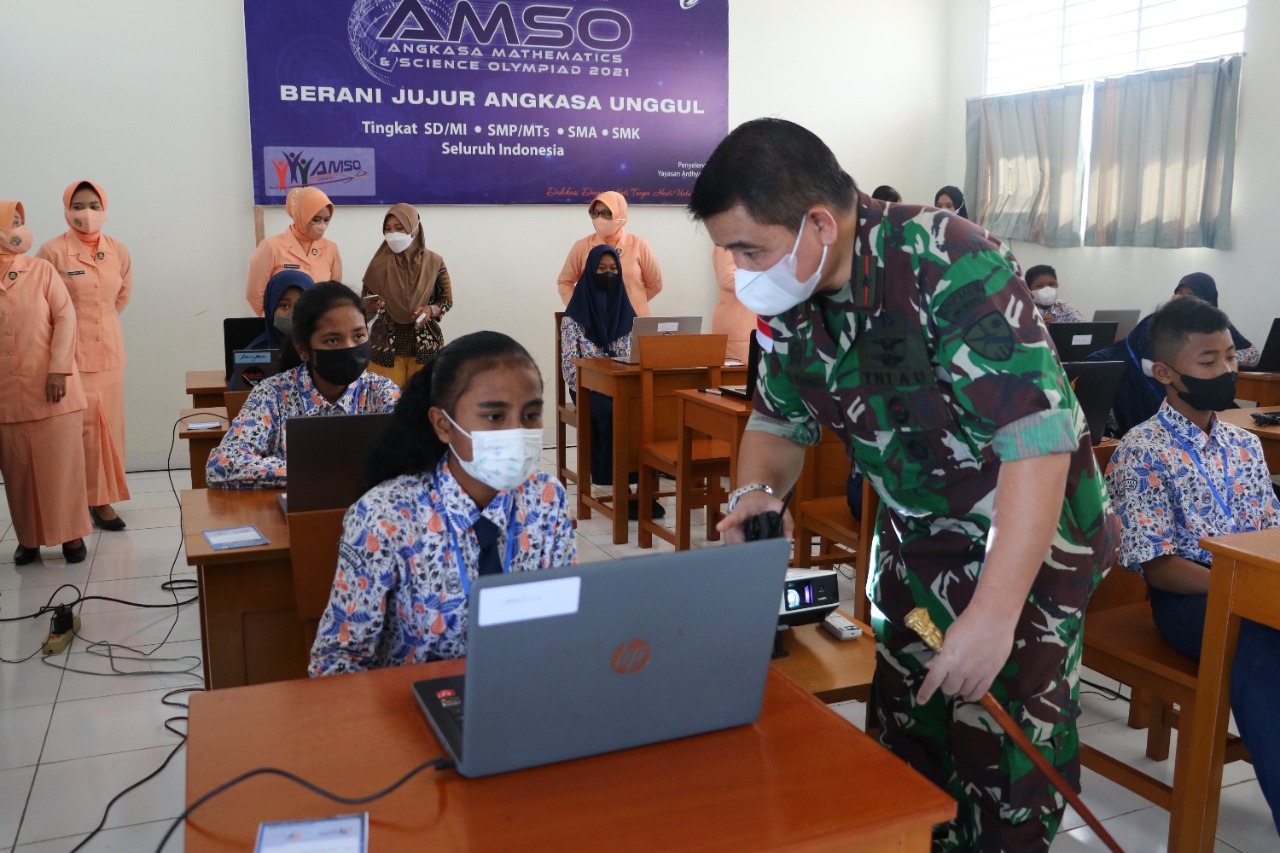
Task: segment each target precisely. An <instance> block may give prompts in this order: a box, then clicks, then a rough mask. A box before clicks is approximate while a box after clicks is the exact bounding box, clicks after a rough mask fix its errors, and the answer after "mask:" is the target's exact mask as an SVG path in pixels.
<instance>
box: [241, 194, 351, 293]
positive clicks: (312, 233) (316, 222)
mask: <svg viewBox="0 0 1280 853" xmlns="http://www.w3.org/2000/svg"><path fill="white" fill-rule="evenodd" d="M284 209H285V212H286V213H288V214H289V218H291V219H292V220H293V224H292V225H290V226H289V227H288V228H286V229H285V230H284V231H283V232H282V233H280V234H277V235H276V236H274V237H268V238H267V239H265V240H263V241H262V242H261V243H259V244H258V248H256V249H254V250H253V254H252V255H250V256H249V283H248V285H246V287H245V291H244V295H245V298H246V299H248V300H249V305H250V307H252V308H253V313H255V314H257V315H258V316H259V317H261V316H262V295H263V294H264V293H265V292H266V290H267V281H268V279H270V278H271V276H273V275H275V274H276V273H278V272H280V271H281V270H302V271H303V272H304V273H306V274H307V275H309V276H311V280H312V281H342V256H341V255H339V254H338V245H337V244H336V243H334V242H333V241H331V240H326V239H325V238H324V232H325V230H326V229H327V228H328V227H329V220H331V219H332V218H333V202H331V201H329V197H328V196H327V195H325V194H324V191H323V190H318V189H316V188H315V187H298V188H297V189H294V190H290V191H289V194H288V195H287V196H285V199H284Z"/></svg>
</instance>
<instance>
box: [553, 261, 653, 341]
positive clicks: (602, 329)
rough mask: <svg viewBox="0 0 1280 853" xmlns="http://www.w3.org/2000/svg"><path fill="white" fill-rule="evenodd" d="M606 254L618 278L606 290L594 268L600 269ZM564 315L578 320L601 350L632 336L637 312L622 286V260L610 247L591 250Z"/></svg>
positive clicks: (589, 338) (588, 336) (589, 337)
mask: <svg viewBox="0 0 1280 853" xmlns="http://www.w3.org/2000/svg"><path fill="white" fill-rule="evenodd" d="M606 254H608V255H612V256H613V260H614V262H615V263H617V265H618V277H617V278H615V279H614V280H613V285H612V286H610V287H608V288H607V289H606V288H604V287H603V286H602V284H601V283H600V281H599V280H598V279H597V278H596V267H598V266H600V259H601V258H602V257H604V256H605V255H606ZM564 315H565V316H566V317H572V318H573V319H574V320H576V321H578V323H579V325H581V326H582V328H583V330H584V331H585V332H586V336H587V340H589V341H591V342H592V343H593V344H595V345H596V346H598V347H601V348H604V347H607V346H609V344H611V343H613V342H614V341H616V340H617V339H618V338H620V337H622V336H623V335H629V334H631V324H632V322H633V321H634V320H635V319H636V309H635V308H632V307H631V300H630V299H629V298H628V297H627V289H626V288H625V287H623V285H622V259H621V258H620V257H618V251H617V250H616V249H614V248H613V247H612V246H608V245H605V244H601V245H599V246H595V247H593V248H592V249H591V252H590V254H588V255H587V263H586V266H585V267H583V269H582V275H580V276H578V284H577V286H575V287H574V288H573V297H572V298H571V299H570V300H569V304H568V306H566V307H565V309H564Z"/></svg>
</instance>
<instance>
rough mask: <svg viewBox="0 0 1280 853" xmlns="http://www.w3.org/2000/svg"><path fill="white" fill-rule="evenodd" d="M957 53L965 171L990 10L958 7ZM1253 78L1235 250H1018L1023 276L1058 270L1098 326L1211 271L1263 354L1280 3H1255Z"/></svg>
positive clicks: (1275, 299) (1245, 89)
mask: <svg viewBox="0 0 1280 853" xmlns="http://www.w3.org/2000/svg"><path fill="white" fill-rule="evenodd" d="M952 3H953V8H952V25H953V29H952V39H951V43H952V46H953V51H952V55H951V61H950V74H949V80H950V87H949V95H948V98H947V102H948V106H947V134H946V136H947V154H946V157H947V165H948V170H949V174H950V173H954V174H957V175H962V174H963V172H964V164H965V145H964V130H965V128H964V100H965V99H966V98H972V97H980V96H981V94H982V84H983V75H984V73H985V67H984V62H985V60H984V45H985V42H986V8H987V3H986V0H952ZM1245 51H1246V56H1245V60H1244V72H1243V76H1242V79H1241V86H1240V115H1239V123H1238V126H1237V136H1236V171H1235V197H1234V201H1233V204H1232V215H1231V226H1232V235H1233V239H1232V242H1233V246H1232V248H1231V249H1145V248H1143V249H1139V248H1084V247H1080V248H1070V249H1047V248H1045V247H1043V246H1038V245H1036V244H1034V243H1024V242H1015V243H1013V251H1014V254H1016V255H1017V257H1018V260H1019V261H1020V262H1021V263H1022V266H1023V269H1026V268H1027V267H1029V266H1032V265H1034V264H1040V263H1045V264H1050V265H1052V266H1053V267H1054V268H1056V269H1057V271H1058V280H1059V282H1061V284H1062V287H1063V290H1062V296H1063V298H1064V299H1066V300H1067V301H1069V302H1072V303H1073V304H1075V305H1076V306H1077V307H1078V308H1080V309H1081V310H1082V311H1084V313H1085V316H1092V313H1093V311H1094V310H1095V309H1097V308H1141V309H1143V312H1144V313H1146V312H1148V311H1151V310H1153V309H1154V308H1155V307H1156V305H1157V304H1159V303H1160V302H1163V301H1164V300H1166V299H1168V298H1169V297H1170V296H1171V295H1172V294H1173V289H1174V286H1175V285H1176V284H1177V282H1178V279H1180V278H1182V276H1184V275H1186V274H1187V273H1190V272H1196V271H1203V272H1207V273H1209V274H1210V275H1212V276H1213V277H1214V278H1215V279H1216V280H1217V282H1218V291H1219V305H1220V306H1221V307H1222V309H1223V310H1224V311H1226V312H1227V313H1228V314H1229V315H1230V316H1231V319H1232V322H1234V323H1235V325H1236V327H1237V328H1239V329H1240V331H1241V332H1243V333H1244V335H1245V336H1246V337H1248V338H1250V339H1252V341H1253V343H1254V344H1255V345H1256V346H1259V347H1261V346H1262V344H1263V342H1264V341H1265V340H1266V336H1267V332H1268V330H1270V328H1271V320H1272V318H1274V317H1276V316H1280V296H1278V295H1277V293H1276V291H1275V289H1274V286H1273V281H1274V280H1275V270H1274V264H1273V263H1270V258H1272V257H1273V255H1272V253H1273V252H1274V251H1275V246H1276V237H1275V235H1276V211H1275V203H1276V199H1277V197H1280V160H1277V158H1276V156H1275V153H1274V146H1275V139H1276V138H1277V137H1278V136H1280V88H1277V87H1276V85H1275V83H1274V81H1275V80H1276V79H1277V78H1278V77H1280V3H1274V2H1267V0H1254V2H1251V3H1250V4H1249V11H1248V18H1247V24H1246V29H1245Z"/></svg>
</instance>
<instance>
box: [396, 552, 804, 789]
mask: <svg viewBox="0 0 1280 853" xmlns="http://www.w3.org/2000/svg"><path fill="white" fill-rule="evenodd" d="M790 551H791V545H790V543H789V542H787V541H786V540H785V539H767V540H763V541H760V542H746V543H743V544H741V545H726V546H723V547H720V548H695V549H693V550H691V551H677V552H675V553H667V554H655V555H652V556H643V557H634V558H630V559H625V560H609V561H606V562H604V563H594V564H590V565H580V566H567V567H565V568H560V569H549V570H546V571H540V572H513V573H509V574H494V575H482V576H480V577H477V578H476V579H475V580H474V581H472V584H471V596H470V599H469V601H468V602H467V625H468V628H467V669H466V672H465V673H464V674H463V675H460V676H451V677H446V678H435V679H430V680H427V681H419V682H417V683H416V684H414V685H413V693H414V696H415V697H416V698H417V701H418V704H419V705H421V707H422V710H423V713H424V714H426V717H427V720H428V721H429V722H430V723H431V728H432V729H433V730H434V731H435V733H436V736H437V737H439V739H440V742H441V743H442V744H443V745H444V747H445V750H446V751H447V752H448V753H449V757H450V758H452V759H453V760H454V761H455V762H456V764H457V769H458V772H459V773H461V774H462V775H463V776H469V777H476V776H488V775H490V774H493V773H505V772H507V771H509V770H519V769H521V768H525V767H536V766H539V765H542V764H551V763H553V762H557V761H567V760H569V759H573V758H584V757H586V756H589V755H598V754H600V753H602V752H612V751H614V750H619V749H628V748H630V747H633V746H642V745H644V744H649V743H657V742H660V741H665V740H672V739H674V738H680V737H688V736H690V735H696V734H701V733H703V732H710V731H715V730H717V729H724V728H729V727H730V726H740V725H746V724H748V723H750V722H752V721H754V720H755V719H756V717H758V716H759V715H760V704H761V701H762V700H763V698H764V685H765V680H766V679H767V677H768V672H769V643H770V642H771V641H772V639H773V633H774V628H775V626H776V625H777V620H778V617H777V607H778V591H779V590H780V589H781V588H782V582H783V577H784V575H785V573H786V565H787V559H788V558H789V557H790ZM727 625H732V626H733V627H732V629H731V630H725V626H727ZM464 723H465V724H464Z"/></svg>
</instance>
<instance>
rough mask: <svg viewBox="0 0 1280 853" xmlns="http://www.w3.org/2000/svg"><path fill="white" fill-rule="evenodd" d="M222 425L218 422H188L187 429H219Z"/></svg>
mask: <svg viewBox="0 0 1280 853" xmlns="http://www.w3.org/2000/svg"><path fill="white" fill-rule="evenodd" d="M220 426H222V424H220V423H218V422H217V421H187V429H217V428H218V427H220Z"/></svg>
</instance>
